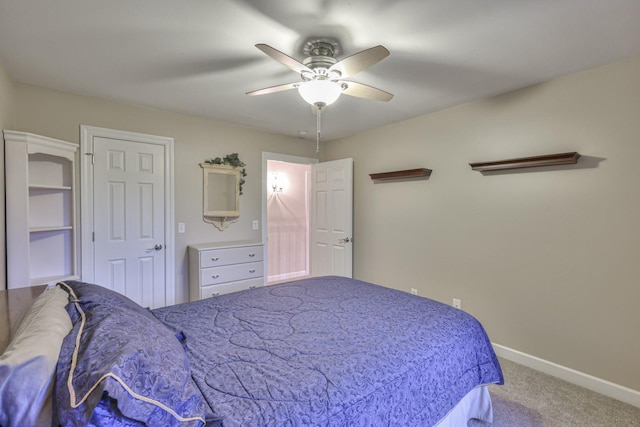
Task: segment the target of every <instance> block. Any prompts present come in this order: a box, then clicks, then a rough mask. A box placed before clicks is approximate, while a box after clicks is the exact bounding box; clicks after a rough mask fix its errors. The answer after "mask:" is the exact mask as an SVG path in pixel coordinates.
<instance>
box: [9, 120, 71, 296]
mask: <svg viewBox="0 0 640 427" xmlns="http://www.w3.org/2000/svg"><path fill="white" fill-rule="evenodd" d="M4 140H5V174H6V205H7V214H6V235H7V237H6V238H7V287H8V288H9V289H12V288H21V287H26V286H35V285H41V284H45V283H52V282H56V281H58V280H65V279H76V278H78V275H77V272H78V259H77V250H76V247H77V236H76V231H77V230H76V190H75V182H76V180H75V161H76V153H77V151H78V146H77V145H76V144H73V143H70V142H66V141H60V140H57V139H53V138H48V137H44V136H40V135H34V134H31V133H26V132H17V131H8V130H5V131H4Z"/></svg>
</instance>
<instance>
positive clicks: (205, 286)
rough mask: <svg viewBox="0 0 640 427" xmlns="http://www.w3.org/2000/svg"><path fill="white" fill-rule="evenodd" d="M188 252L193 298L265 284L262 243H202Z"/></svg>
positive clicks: (190, 293)
mask: <svg viewBox="0 0 640 427" xmlns="http://www.w3.org/2000/svg"><path fill="white" fill-rule="evenodd" d="M188 252H189V299H190V300H191V301H196V300H199V299H204V298H209V297H212V296H216V295H222V294H228V293H230V292H236V291H241V290H244V289H249V288H255V287H258V286H263V285H264V272H263V270H264V268H263V255H262V243H256V242H251V241H238V242H222V243H201V244H197V245H189V247H188Z"/></svg>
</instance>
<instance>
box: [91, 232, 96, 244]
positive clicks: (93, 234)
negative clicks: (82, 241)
mask: <svg viewBox="0 0 640 427" xmlns="http://www.w3.org/2000/svg"><path fill="white" fill-rule="evenodd" d="M91 241H92V242H95V241H96V232H95V231H92V232H91Z"/></svg>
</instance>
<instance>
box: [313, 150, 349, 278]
mask: <svg viewBox="0 0 640 427" xmlns="http://www.w3.org/2000/svg"><path fill="white" fill-rule="evenodd" d="M311 175H312V179H311V194H312V197H313V199H312V201H311V260H312V261H311V274H312V275H313V276H325V275H336V276H344V277H352V275H353V244H352V242H353V234H352V233H353V159H341V160H334V161H331V162H324V163H317V164H315V165H312V168H311Z"/></svg>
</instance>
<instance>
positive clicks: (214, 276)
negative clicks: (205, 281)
mask: <svg viewBox="0 0 640 427" xmlns="http://www.w3.org/2000/svg"><path fill="white" fill-rule="evenodd" d="M218 277H220V275H219V274H214V275H213V276H211V278H212V279H217V278H218Z"/></svg>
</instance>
